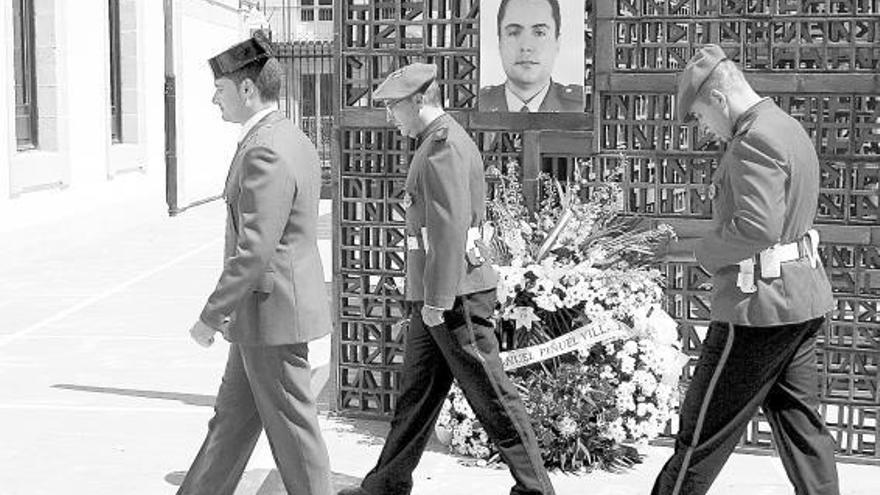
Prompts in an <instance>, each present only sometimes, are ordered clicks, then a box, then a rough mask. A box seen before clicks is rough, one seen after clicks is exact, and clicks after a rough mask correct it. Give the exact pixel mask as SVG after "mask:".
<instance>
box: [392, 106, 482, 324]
mask: <svg viewBox="0 0 880 495" xmlns="http://www.w3.org/2000/svg"><path fill="white" fill-rule="evenodd" d="M419 138H420V139H421V144H420V145H419V148H418V149H417V150H416V153H415V155H414V156H413V159H412V163H411V164H410V168H409V172H408V173H407V177H406V197H405V200H404V202H405V203H406V204H408V206H407V209H406V230H407V234H408V239H409V242H408V257H407V263H406V298H407V300H410V301H424V303H425V304H427V305H429V306H434V307H437V308H445V309H450V308H452V303H453V301H454V300H455V297H456V296H458V295H464V294H471V293H474V292H479V291H482V290H486V289H492V288H495V286H496V285H497V281H498V276H497V274H496V273H495V270H494V269H493V268H492V266H491V264H490V261H489V260H486V261H485V262H483V263H482V264H480V265H479V266H474V265H472V264H470V263H469V262H468V261H467V260H466V259H465V243H466V241H467V231H468V229H469V228H470V227H479V226H481V225H482V223H483V220H484V219H485V208H486V182H485V175H484V173H483V160H482V157H481V156H480V152H479V150H478V149H477V146H476V145H475V144H474V142H473V141H472V140H471V138H470V136H469V135H468V134H467V132H465V130H464V129H463V128H462V127H461V126H460V125H459V124H458V122H456V121H455V120H454V119H453V118H452V117H450V116H449V115H448V114H443V115H441V116H440V117H438V118H437V119H435V120H434V121H433V122H432V123H431V124H430V125H428V127H427V128H426V129H425V130H424V131H423V132H422V133H421V135H420V136H419Z"/></svg>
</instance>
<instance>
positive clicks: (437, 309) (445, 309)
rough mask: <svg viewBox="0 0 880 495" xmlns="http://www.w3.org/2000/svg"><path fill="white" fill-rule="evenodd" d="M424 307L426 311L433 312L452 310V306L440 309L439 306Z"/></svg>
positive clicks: (429, 305) (427, 305) (428, 305)
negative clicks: (431, 310)
mask: <svg viewBox="0 0 880 495" xmlns="http://www.w3.org/2000/svg"><path fill="white" fill-rule="evenodd" d="M425 307H426V308H428V309H433V310H435V311H449V310H450V309H452V305H451V304H450V305H449V307H448V308H445V307H440V306H434V305H433V304H425Z"/></svg>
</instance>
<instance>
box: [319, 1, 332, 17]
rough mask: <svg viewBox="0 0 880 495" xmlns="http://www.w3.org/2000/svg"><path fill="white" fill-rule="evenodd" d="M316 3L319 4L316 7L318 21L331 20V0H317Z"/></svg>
mask: <svg viewBox="0 0 880 495" xmlns="http://www.w3.org/2000/svg"><path fill="white" fill-rule="evenodd" d="M318 5H320V6H321V8H320V9H318V20H319V21H332V20H333V0H318Z"/></svg>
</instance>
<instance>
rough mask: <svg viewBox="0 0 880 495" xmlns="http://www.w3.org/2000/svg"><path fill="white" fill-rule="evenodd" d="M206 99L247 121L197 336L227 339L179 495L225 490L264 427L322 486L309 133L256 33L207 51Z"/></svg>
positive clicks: (295, 470) (317, 492) (307, 488)
mask: <svg viewBox="0 0 880 495" xmlns="http://www.w3.org/2000/svg"><path fill="white" fill-rule="evenodd" d="M209 62H210V66H211V69H212V70H213V72H214V77H215V80H214V85H215V88H216V91H215V92H214V99H213V102H214V103H215V104H216V105H217V106H219V107H220V110H221V112H222V117H223V119H224V120H226V121H229V122H235V123H238V124H241V125H242V128H241V134H240V136H239V141H238V149H237V151H236V153H235V156H234V157H233V159H232V164H231V165H230V168H229V174H228V176H227V179H226V187H225V190H224V197H225V200H226V203H227V220H226V244H225V250H224V258H225V262H224V265H223V271H222V273H221V274H220V277H219V280H218V282H217V286H216V287H215V289H214V291H213V292H212V293H211V295H210V296H209V297H208V301H207V303H206V304H205V306H204V309H202V312H201V315H200V317H199V319H198V320H197V321H196V323H195V325H193V327H192V329H191V330H190V334H191V336H192V338H193V339H194V340H195V341H196V342H198V343H199V344H201V345H203V346H205V347H207V346H210V345H211V344H212V343H213V341H214V336H215V334H217V333H218V332H221V333H222V335H223V336H224V337H225V338H226V339H227V340H228V341H229V343H230V345H229V355H228V357H227V361H226V370H225V372H224V374H223V381H222V383H221V385H220V390H219V392H218V393H217V399H216V403H215V406H214V417H213V419H211V421H210V423H209V424H208V434H207V437H206V438H205V441H204V444H203V445H202V448H201V450H200V451H199V453H198V455H197V456H196V458H195V460H194V461H193V464H192V466H191V467H190V469H189V471H188V472H187V474H186V478H185V479H184V481H183V483H182V484H181V486H180V489H179V491H178V494H181V495H196V494H201V495H232V493H233V492H234V491H235V489H236V486H237V485H238V482H239V480H240V479H241V475H242V472H243V471H244V468H245V466H246V465H247V462H248V458H249V457H250V455H251V452H252V451H253V448H254V445H255V444H256V442H257V439H258V438H259V435H260V430H265V431H266V437H267V438H268V440H269V445H270V446H271V448H272V455H273V456H274V457H275V463H276V465H277V467H278V471H279V473H280V474H281V479H282V481H283V482H284V486H285V487H286V488H287V492H288V493H296V494H309V495H329V494H330V492H331V487H330V469H329V468H330V463H329V459H328V455H327V447H326V445H325V444H324V440H323V438H322V437H321V429H320V426H319V425H318V418H317V408H316V406H315V398H314V393H313V391H312V390H311V389H310V378H311V376H310V375H311V372H310V364H309V352H308V342H309V341H312V340H315V339H318V338H319V337H322V336H324V335H327V334H328V333H329V332H330V330H331V322H330V307H329V304H328V301H327V298H326V295H325V294H326V293H325V291H324V273H323V269H322V268H321V258H320V255H319V253H318V246H317V235H316V229H315V226H316V223H317V216H318V201H319V199H320V189H321V170H320V162H319V160H318V154H317V152H316V150H315V147H314V146H313V145H312V143H311V141H309V139H308V138H307V137H306V136H305V134H303V132H302V131H301V130H299V129H298V128H297V127H296V126H295V125H294V124H293V123H292V122H291V121H290V120H288V119H287V118H285V117H284V116H283V115H282V114H281V113H280V112H279V111H278V93H279V91H280V88H281V77H282V76H281V74H282V72H281V67H280V65H279V63H278V61H277V60H276V59H274V58H273V57H272V55H271V51H270V48H269V45H268V43H266V42H265V41H264V40H263V39H260V38H252V39H249V40H246V41H244V42H243V43H239V44H237V45H235V46H233V47H232V48H230V49H228V50H226V51H225V52H223V53H221V54H220V55H217V56H216V57H214V58H212V59H211V60H210V61H209Z"/></svg>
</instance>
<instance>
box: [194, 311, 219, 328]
mask: <svg viewBox="0 0 880 495" xmlns="http://www.w3.org/2000/svg"><path fill="white" fill-rule="evenodd" d="M199 319H200V320H202V323H204V324H205V325H208V326H209V327H211V328H213V329H214V330H217V331H218V332H219V331H220V328H222V327H223V317H220V318H219V319H217V318H212V317H211V315H209V314H208V312H207V311H205V310H202V314H201V315H199Z"/></svg>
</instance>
